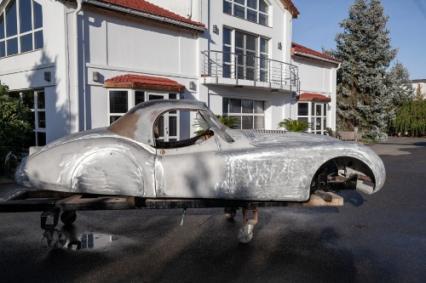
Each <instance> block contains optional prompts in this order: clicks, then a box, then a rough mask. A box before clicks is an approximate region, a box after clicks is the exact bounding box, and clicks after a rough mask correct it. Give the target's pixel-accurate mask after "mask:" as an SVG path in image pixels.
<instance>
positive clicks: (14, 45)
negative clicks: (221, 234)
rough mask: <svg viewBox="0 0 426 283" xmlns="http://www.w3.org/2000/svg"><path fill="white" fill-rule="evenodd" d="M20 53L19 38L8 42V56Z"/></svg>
mask: <svg viewBox="0 0 426 283" xmlns="http://www.w3.org/2000/svg"><path fill="white" fill-rule="evenodd" d="M16 53H18V38H16V37H15V38H12V39H9V40H8V41H7V55H14V54H16Z"/></svg>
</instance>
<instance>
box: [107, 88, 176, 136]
mask: <svg viewBox="0 0 426 283" xmlns="http://www.w3.org/2000/svg"><path fill="white" fill-rule="evenodd" d="M111 91H123V92H127V111H126V112H125V113H111V112H110V110H111V108H110V106H111V101H110V92H111ZM136 92H143V93H144V101H143V102H146V101H149V96H150V95H159V96H163V97H165V100H167V99H170V95H171V94H175V95H176V99H180V93H177V92H165V91H164V92H162V91H151V90H146V89H128V88H110V89H108V94H107V115H106V119H107V120H106V125H111V124H112V123H111V116H119V117H118V118H120V117H122V116H123V115H124V114H126V113H127V112H128V111H129V110H130V109H132V108H133V107H135V106H136ZM140 103H141V102H140ZM169 117H176V119H177V123H176V124H177V125H176V127H177V129H176V130H177V135H176V136H169V135H167V136H165V141H168V140H169V139H173V138H175V137H176V138H177V139H179V138H180V119H179V117H180V116H179V112H178V111H177V112H176V113H170V114H168V116H167V121H164V123H165V127H168V123H169ZM118 118H117V119H118Z"/></svg>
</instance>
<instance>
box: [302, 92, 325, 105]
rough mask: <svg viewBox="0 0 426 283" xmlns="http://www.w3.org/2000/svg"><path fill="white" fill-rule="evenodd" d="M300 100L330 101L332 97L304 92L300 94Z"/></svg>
mask: <svg viewBox="0 0 426 283" xmlns="http://www.w3.org/2000/svg"><path fill="white" fill-rule="evenodd" d="M299 101H313V102H324V103H326V102H330V101H331V98H330V97H328V96H325V95H323V94H319V93H312V92H303V93H301V94H300V95H299Z"/></svg>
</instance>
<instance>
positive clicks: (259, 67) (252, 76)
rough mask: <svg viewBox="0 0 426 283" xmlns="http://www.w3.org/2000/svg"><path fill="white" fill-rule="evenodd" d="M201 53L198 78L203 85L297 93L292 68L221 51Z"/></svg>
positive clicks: (271, 61)
mask: <svg viewBox="0 0 426 283" xmlns="http://www.w3.org/2000/svg"><path fill="white" fill-rule="evenodd" d="M201 53H202V60H203V68H202V72H201V73H202V74H201V77H202V78H203V82H204V84H206V85H222V86H239V87H252V88H265V89H268V90H271V91H293V92H299V87H300V83H299V70H298V67H297V66H295V65H292V64H288V63H285V62H281V61H278V60H272V59H269V58H266V57H262V56H261V57H257V56H253V55H246V54H237V53H228V52H222V51H203V52H201Z"/></svg>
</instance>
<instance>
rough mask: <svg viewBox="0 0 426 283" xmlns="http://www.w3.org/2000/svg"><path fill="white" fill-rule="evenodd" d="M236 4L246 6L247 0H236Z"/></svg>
mask: <svg viewBox="0 0 426 283" xmlns="http://www.w3.org/2000/svg"><path fill="white" fill-rule="evenodd" d="M234 2H235V3H239V4H241V5H244V4H245V2H246V0H234Z"/></svg>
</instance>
